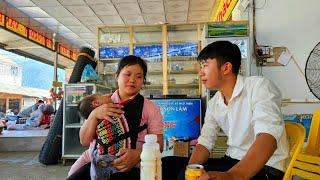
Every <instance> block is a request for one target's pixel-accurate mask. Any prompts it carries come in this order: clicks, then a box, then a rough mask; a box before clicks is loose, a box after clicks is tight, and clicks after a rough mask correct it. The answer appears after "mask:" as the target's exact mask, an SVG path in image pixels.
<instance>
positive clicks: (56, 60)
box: [53, 33, 58, 111]
mask: <svg viewBox="0 0 320 180" xmlns="http://www.w3.org/2000/svg"><path fill="white" fill-rule="evenodd" d="M53 49H54V51H55V58H54V61H53V82H57V81H58V73H57V72H58V43H57V42H56V33H53ZM53 91H54V93H57V87H55V86H54V87H53ZM56 109H57V101H54V110H55V111H56Z"/></svg>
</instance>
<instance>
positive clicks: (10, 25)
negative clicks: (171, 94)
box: [6, 17, 28, 37]
mask: <svg viewBox="0 0 320 180" xmlns="http://www.w3.org/2000/svg"><path fill="white" fill-rule="evenodd" d="M6 28H7V29H8V30H11V31H13V32H15V33H17V34H20V35H21V36H24V37H27V36H28V28H27V27H25V26H24V25H22V24H20V23H19V22H17V21H15V20H13V19H11V18H9V17H6Z"/></svg>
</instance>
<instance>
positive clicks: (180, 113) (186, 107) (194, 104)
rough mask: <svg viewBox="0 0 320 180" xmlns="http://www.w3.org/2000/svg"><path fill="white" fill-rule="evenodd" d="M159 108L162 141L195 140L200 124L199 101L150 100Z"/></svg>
mask: <svg viewBox="0 0 320 180" xmlns="http://www.w3.org/2000/svg"><path fill="white" fill-rule="evenodd" d="M152 101H153V102H154V103H155V104H157V105H158V106H160V109H161V114H162V116H163V121H164V140H166V141H168V140H169V139H170V138H172V137H175V138H176V139H181V140H192V139H197V138H198V136H199V134H200V124H201V122H200V121H201V99H152Z"/></svg>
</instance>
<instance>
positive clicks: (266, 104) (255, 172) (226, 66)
mask: <svg viewBox="0 0 320 180" xmlns="http://www.w3.org/2000/svg"><path fill="white" fill-rule="evenodd" d="M198 60H200V61H201V70H200V72H199V74H200V77H201V81H202V83H203V85H204V86H205V87H206V88H208V89H211V88H215V89H217V90H218V92H217V93H216V94H215V96H214V97H213V98H212V99H211V100H210V101H209V102H208V105H207V110H206V115H205V120H204V125H203V127H202V130H201V135H200V137H199V138H198V144H197V145H196V148H195V150H194V152H193V153H192V155H191V157H190V159H189V161H188V164H203V165H204V167H205V170H206V173H205V174H204V175H202V176H201V177H200V178H199V180H205V179H282V177H283V174H284V173H283V172H284V171H285V169H284V165H285V159H286V158H287V156H288V146H287V140H286V134H285V127H284V122H283V120H282V118H281V110H280V101H281V94H280V92H279V90H278V89H277V88H276V87H275V86H274V85H273V84H272V83H271V82H270V81H268V80H267V79H265V78H262V77H243V76H241V75H238V73H239V69H240V65H241V53H240V50H239V48H238V46H237V45H235V44H232V43H230V42H228V41H217V42H214V43H212V44H209V45H208V46H206V47H205V48H204V49H203V50H202V51H201V52H200V54H199V56H198ZM218 127H220V128H221V129H222V130H223V132H224V133H225V134H226V135H227V136H228V141H227V145H228V149H227V151H226V154H225V156H224V157H223V158H220V159H209V155H210V152H211V151H212V149H213V146H214V143H215V140H216V138H217V132H218ZM184 162H186V160H185V159H184V160H183V159H181V158H177V157H174V158H171V159H170V158H168V159H165V160H164V171H165V172H164V176H166V175H165V174H167V173H168V171H169V170H168V169H171V171H174V169H176V168H175V167H172V166H174V165H168V163H169V164H183V163H184ZM170 166H171V167H170ZM171 174H172V175H174V174H176V173H175V172H172V173H171ZM182 174H183V173H182V172H180V177H181V176H182V177H183V176H184V174H183V175H182Z"/></svg>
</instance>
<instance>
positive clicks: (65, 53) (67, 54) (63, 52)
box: [59, 44, 71, 58]
mask: <svg viewBox="0 0 320 180" xmlns="http://www.w3.org/2000/svg"><path fill="white" fill-rule="evenodd" d="M70 52H71V51H70V50H69V49H68V48H66V47H63V46H62V45H60V44H59V54H61V55H63V56H65V57H67V58H70Z"/></svg>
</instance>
